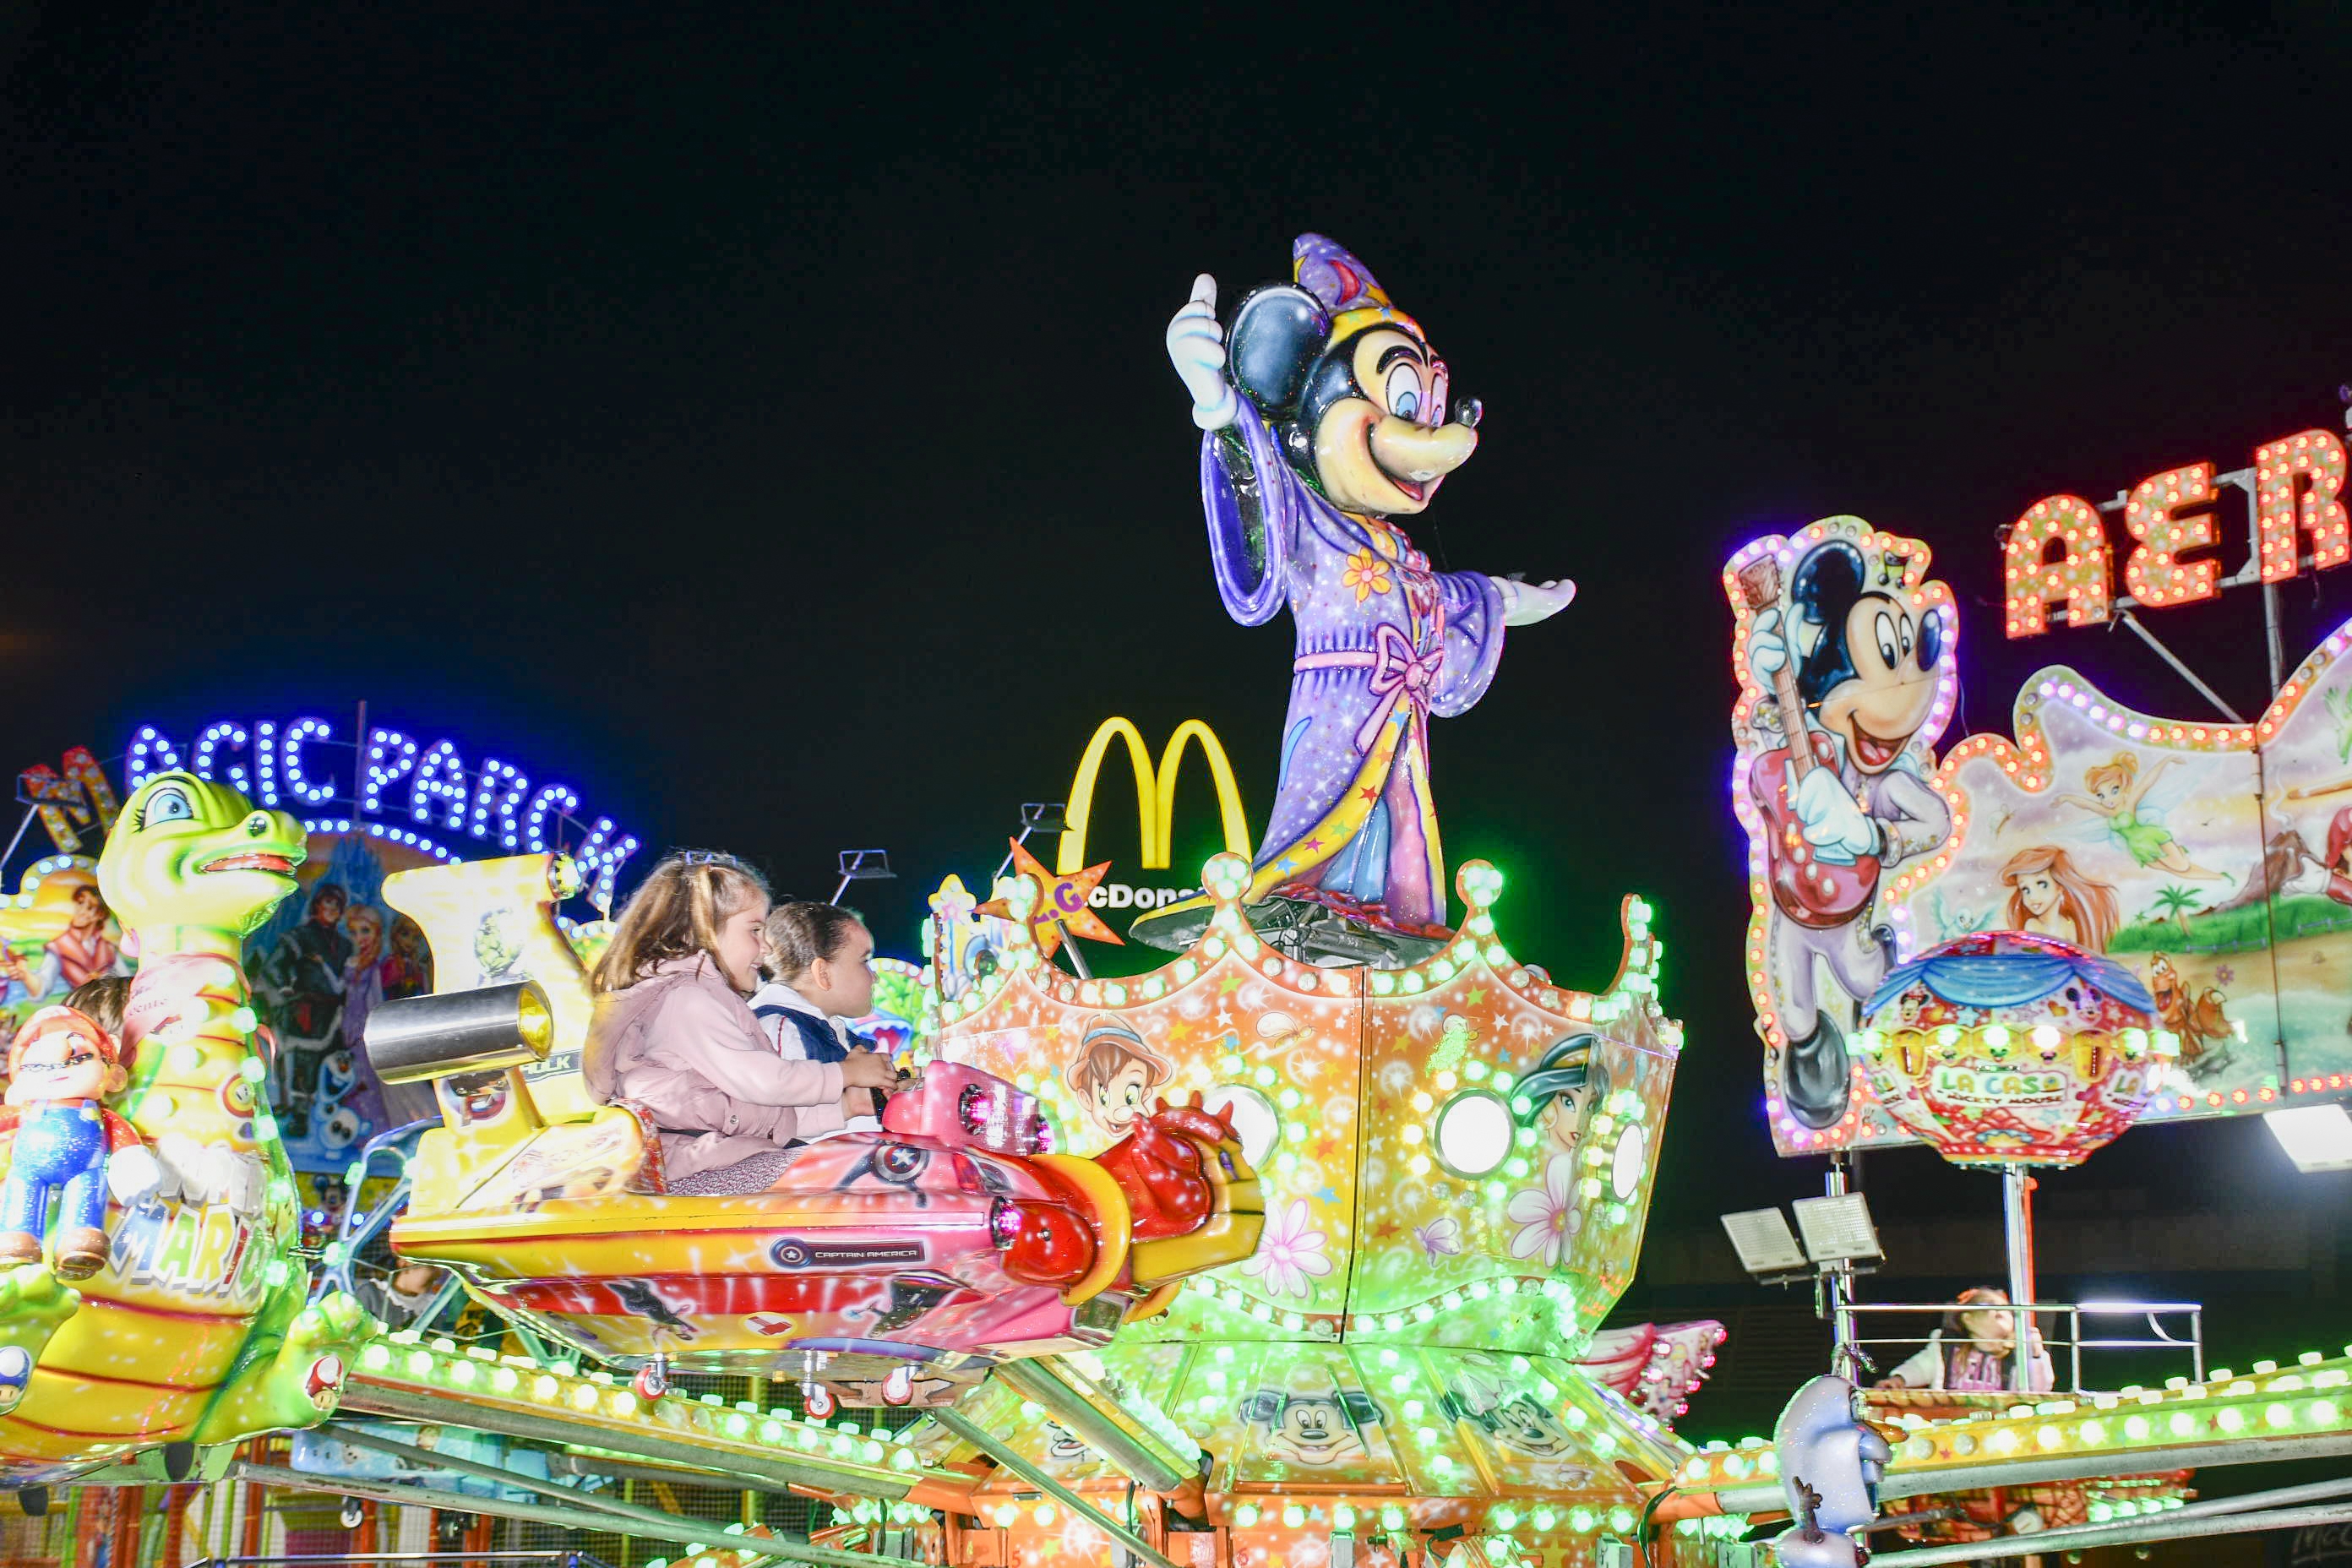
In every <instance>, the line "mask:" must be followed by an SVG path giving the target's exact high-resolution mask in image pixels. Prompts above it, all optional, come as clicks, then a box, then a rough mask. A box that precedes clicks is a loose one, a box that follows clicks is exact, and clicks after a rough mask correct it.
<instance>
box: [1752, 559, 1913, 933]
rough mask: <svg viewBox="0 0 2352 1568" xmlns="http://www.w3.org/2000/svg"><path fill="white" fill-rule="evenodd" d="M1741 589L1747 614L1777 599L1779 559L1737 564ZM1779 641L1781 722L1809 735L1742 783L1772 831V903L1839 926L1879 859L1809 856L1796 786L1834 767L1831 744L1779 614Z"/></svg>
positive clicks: (1872, 881) (1859, 903)
mask: <svg viewBox="0 0 2352 1568" xmlns="http://www.w3.org/2000/svg"><path fill="white" fill-rule="evenodd" d="M1739 591H1740V594H1741V596H1743V597H1744V598H1746V599H1747V601H1748V609H1749V611H1751V612H1752V613H1756V614H1761V613H1762V612H1764V611H1766V610H1769V609H1770V608H1772V607H1773V606H1774V605H1777V604H1779V603H1780V563H1779V562H1777V561H1775V560H1773V559H1772V558H1771V557H1770V556H1769V555H1768V556H1766V557H1764V558H1763V559H1762V560H1760V561H1755V562H1751V563H1748V565H1746V566H1743V567H1741V568H1740V569H1739ZM1780 623H1781V625H1780V635H1781V638H1782V640H1783V641H1784V642H1786V643H1787V645H1788V658H1784V659H1782V660H1781V661H1780V668H1779V669H1777V670H1775V671H1774V672H1773V675H1772V695H1773V696H1774V697H1775V698H1777V699H1778V700H1779V701H1780V722H1781V725H1782V727H1783V728H1784V729H1785V730H1786V731H1788V732H1789V733H1790V734H1791V735H1797V734H1801V735H1804V736H1805V737H1806V738H1807V741H1808V742H1809V743H1808V744H1806V745H1804V746H1801V747H1800V746H1795V745H1790V746H1783V747H1781V748H1780V749H1779V750H1777V751H1770V752H1758V753H1757V754H1756V760H1755V761H1754V762H1753V763H1750V764H1749V766H1748V789H1749V791H1750V792H1751V793H1752V794H1754V795H1755V796H1756V809H1757V811H1758V812H1759V813H1760V814H1761V815H1762V816H1763V819H1764V830H1765V832H1766V833H1767V834H1768V835H1769V836H1770V842H1769V845H1768V847H1767V848H1766V858H1768V859H1769V860H1770V862H1771V866H1772V901H1773V902H1774V903H1776V904H1778V905H1780V912H1781V913H1782V914H1784V915H1786V916H1788V917H1789V918H1790V920H1792V921H1796V922H1797V923H1798V924H1799V925H1801V926H1811V927H1813V928H1815V929H1817V930H1819V929H1825V928H1827V927H1830V926H1841V925H1843V924H1845V923H1846V922H1847V921H1851V920H1853V918H1854V916H1856V915H1858V914H1860V913H1861V912H1862V911H1863V910H1864V908H1866V907H1867V906H1868V905H1869V903H1870V899H1871V895H1872V894H1873V893H1874V892H1876V891H1877V890H1878V857H1876V856H1875V855H1863V856H1858V857H1856V858H1855V859H1854V862H1853V865H1851V866H1832V865H1831V864H1830V863H1829V862H1827V861H1825V860H1817V859H1815V858H1813V847H1812V846H1811V844H1808V843H1806V842H1805V824H1804V822H1803V820H1802V819H1801V817H1799V816H1797V786H1798V785H1799V784H1802V783H1803V782H1804V779H1805V775H1806V774H1807V773H1811V771H1812V770H1813V769H1814V768H1816V767H1823V768H1828V769H1830V770H1832V772H1834V771H1835V770H1836V768H1837V760H1838V753H1837V742H1835V741H1833V740H1832V739H1831V738H1830V737H1829V736H1827V735H1825V734H1823V733H1822V732H1821V731H1818V730H1813V729H1809V728H1808V727H1807V726H1806V724H1805V707H1804V703H1803V702H1802V701H1801V700H1800V699H1799V698H1798V696H1797V645H1796V628H1795V626H1793V624H1791V615H1790V613H1789V612H1786V611H1784V612H1783V613H1782V615H1781V616H1780Z"/></svg>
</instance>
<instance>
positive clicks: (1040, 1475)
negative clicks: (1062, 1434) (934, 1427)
mask: <svg viewBox="0 0 2352 1568" xmlns="http://www.w3.org/2000/svg"><path fill="white" fill-rule="evenodd" d="M931 1419H932V1420H934V1421H936V1422H938V1423H939V1424H940V1426H944V1427H946V1428H947V1429H948V1430H949V1431H950V1432H952V1433H954V1434H955V1435H956V1436H959V1437H961V1438H962V1439H963V1440H964V1441H965V1442H967V1443H969V1444H971V1446H972V1447H975V1448H977V1449H979V1450H980V1451H981V1452H982V1453H983V1454H986V1455H987V1456H988V1457H989V1458H992V1459H994V1460H995V1461H996V1462H997V1463H998V1464H1000V1465H1003V1467H1004V1468H1006V1469H1008V1470H1011V1471H1012V1472H1013V1474H1014V1475H1016V1476H1019V1477H1020V1478H1021V1479H1023V1480H1024V1481H1027V1482H1028V1483H1029V1484H1030V1485H1031V1486H1033V1487H1035V1488H1036V1489H1038V1490H1039V1491H1042V1492H1044V1493H1045V1495H1046V1496H1047V1497H1050V1498H1052V1499H1054V1500H1055V1501H1056V1502H1058V1503H1060V1504H1061V1505H1062V1506H1063V1507H1065V1508H1066V1509H1068V1510H1070V1511H1071V1512H1072V1513H1075V1514H1076V1515H1077V1516H1078V1517H1079V1518H1081V1519H1083V1520H1085V1521H1087V1523H1088V1524H1091V1525H1093V1526H1094V1527H1095V1528H1096V1529H1097V1530H1099V1531H1102V1532H1103V1533H1104V1534H1105V1535H1108V1536H1109V1537H1110V1538H1111V1539H1112V1540H1113V1541H1116V1542H1118V1543H1119V1544H1120V1545H1122V1546H1124V1547H1126V1548H1127V1549H1128V1550H1129V1552H1134V1553H1135V1554H1136V1555H1137V1556H1139V1557H1141V1558H1143V1559H1144V1560H1145V1561H1146V1562H1150V1563H1158V1564H1160V1568H1177V1564H1176V1563H1175V1561H1174V1560H1173V1559H1172V1558H1170V1557H1167V1556H1165V1555H1163V1554H1162V1553H1161V1552H1160V1550H1159V1549H1158V1548H1157V1547H1154V1546H1153V1545H1152V1544H1151V1543H1150V1542H1148V1541H1146V1540H1144V1539H1143V1537H1141V1536H1139V1535H1138V1534H1136V1533H1135V1532H1134V1531H1131V1530H1129V1529H1128V1528H1127V1527H1126V1526H1125V1525H1123V1524H1121V1523H1119V1522H1118V1521H1117V1520H1115V1519H1113V1518H1111V1517H1110V1515H1108V1514H1107V1513H1105V1512H1103V1510H1100V1509H1098V1508H1097V1507H1095V1505H1094V1504H1092V1503H1090V1502H1088V1501H1087V1500H1086V1499H1084V1498H1082V1497H1080V1496H1079V1495H1078V1494H1077V1493H1076V1492H1074V1491H1072V1490H1071V1489H1069V1488H1067V1487H1066V1486H1064V1485H1063V1484H1062V1483H1061V1482H1059V1481H1057V1480H1055V1479H1054V1478H1053V1477H1051V1476H1049V1475H1047V1474H1046V1473H1045V1471H1043V1470H1041V1469H1039V1468H1037V1467H1036V1466H1034V1465H1033V1464H1031V1463H1030V1462H1029V1461H1028V1460H1026V1459H1024V1458H1022V1457H1021V1456H1020V1454H1019V1453H1017V1452H1015V1451H1014V1450H1013V1447H1012V1446H1011V1445H1009V1444H1006V1443H1003V1442H1000V1441H998V1440H997V1439H995V1438H993V1437H991V1436H989V1435H988V1434H987V1433H985V1432H983V1431H982V1430H981V1429H980V1428H979V1427H977V1426H973V1425H972V1424H971V1422H969V1421H967V1420H965V1419H964V1418H963V1417H962V1416H961V1415H957V1414H956V1413H955V1412H954V1411H952V1410H934V1411H932V1412H931Z"/></svg>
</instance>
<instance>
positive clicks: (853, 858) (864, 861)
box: [833, 849, 898, 904]
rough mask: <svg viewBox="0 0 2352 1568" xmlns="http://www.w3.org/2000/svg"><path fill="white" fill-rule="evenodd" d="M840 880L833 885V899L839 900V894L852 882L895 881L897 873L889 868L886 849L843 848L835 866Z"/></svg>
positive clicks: (847, 888)
mask: <svg viewBox="0 0 2352 1568" xmlns="http://www.w3.org/2000/svg"><path fill="white" fill-rule="evenodd" d="M837 869H838V870H839V871H840V872H841V880H840V881H839V882H837V883H835V885H834V889H833V901H834V902H835V903H836V904H837V903H839V902H841V895H842V894H844V893H845V892H847V891H849V884H850V883H852V882H882V881H895V880H896V879H898V872H896V871H893V870H892V869H890V851H888V850H887V849H845V850H843V851H842V852H841V858H840V860H839V862H838V865H837Z"/></svg>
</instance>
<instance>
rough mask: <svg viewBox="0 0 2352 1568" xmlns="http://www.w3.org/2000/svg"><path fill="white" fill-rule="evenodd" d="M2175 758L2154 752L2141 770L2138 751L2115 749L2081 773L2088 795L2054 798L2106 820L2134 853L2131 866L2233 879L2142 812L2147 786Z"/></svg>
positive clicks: (2118, 841)
mask: <svg viewBox="0 0 2352 1568" xmlns="http://www.w3.org/2000/svg"><path fill="white" fill-rule="evenodd" d="M2176 760H2177V759H2175V758H2172V757H2158V758H2157V760H2156V761H2155V763H2153V764H2152V765H2150V767H2149V768H2148V770H2147V773H2141V772H2140V771H2139V757H2138V756H2137V754H2136V753H2134V752H2116V754H2115V756H2114V757H2113V758H2112V759H2110V760H2109V761H2107V762H2104V763H2100V764H2099V765H2098V766H2097V767H2095V768H2093V769H2091V770H2090V771H2089V772H2088V773H2084V775H2083V787H2084V789H2087V790H2089V791H2090V792H2091V793H2090V795H2088V796H2087V797H2086V796H2084V795H2060V796H2059V797H2058V804H2059V805H2079V806H2081V807H2082V808H2083V809H2084V811H2087V812H2090V813H2091V814H2093V815H2094V816H2098V817H2100V818H2102V819H2103V820H2104V821H2105V823H2106V825H2107V837H2110V838H2112V839H2114V840H2115V841H2116V847H2118V848H2120V849H2122V850H2123V852H2124V853H2125V854H2126V855H2128V856H2130V857H2131V858H2132V864H2133V865H2135V866H2139V867H2143V868H2145V867H2149V866H2153V867H2155V868H2157V869H2158V870H2160V871H2166V872H2168V873H2170V874H2171V875H2173V876H2175V877H2189V878H2196V879H2202V880H2205V881H2209V882H2226V881H2231V880H2234V879H2233V878H2231V876H2230V875H2229V873H2228V872H2226V871H2213V870H2208V869H2207V868H2204V867H2202V866H2200V865H2198V864H2197V863H2196V862H2194V861H2192V860H2190V859H2189V851H2188V850H2186V849H2184V848H2182V847H2180V841H2179V839H2177V838H2175V837H2172V830H2171V829H2170V828H2168V827H2167V826H2164V825H2163V824H2162V823H2160V822H2147V821H2143V820H2142V819H2141V816H2140V813H2141V810H2142V808H2143V806H2144V805H2145V804H2146V802H2147V792H2148V790H2149V789H2150V788H2151V787H2153V786H2154V784H2156V781H2157V780H2158V778H2160V777H2162V776H2163V773H2164V770H2165V769H2167V768H2168V767H2170V766H2171V765H2172V764H2173V763H2174V762H2175V761H2176Z"/></svg>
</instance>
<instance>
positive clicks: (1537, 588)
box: [1494, 577, 1576, 626]
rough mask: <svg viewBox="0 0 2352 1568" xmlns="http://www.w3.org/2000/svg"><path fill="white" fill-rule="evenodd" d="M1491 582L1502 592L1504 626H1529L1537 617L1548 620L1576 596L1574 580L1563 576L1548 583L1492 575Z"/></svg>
mask: <svg viewBox="0 0 2352 1568" xmlns="http://www.w3.org/2000/svg"><path fill="white" fill-rule="evenodd" d="M1494 583H1495V586H1496V587H1497V588H1499V589H1501V590H1502V593H1503V624H1504V625H1505V626H1534V625H1535V624H1536V623H1537V622H1538V621H1548V620H1549V619H1551V618H1552V616H1556V615H1558V614H1559V613H1560V612H1561V611H1562V610H1564V609H1566V608H1568V606H1569V604H1570V601H1572V600H1573V599H1574V598H1575V597H1576V584H1573V583H1571V582H1570V581H1569V580H1568V579H1567V578H1565V577H1556V578H1554V579H1553V580H1551V581H1550V582H1549V583H1517V582H1513V581H1512V580H1511V579H1510V578H1508V577H1497V578H1496V579H1494Z"/></svg>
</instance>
